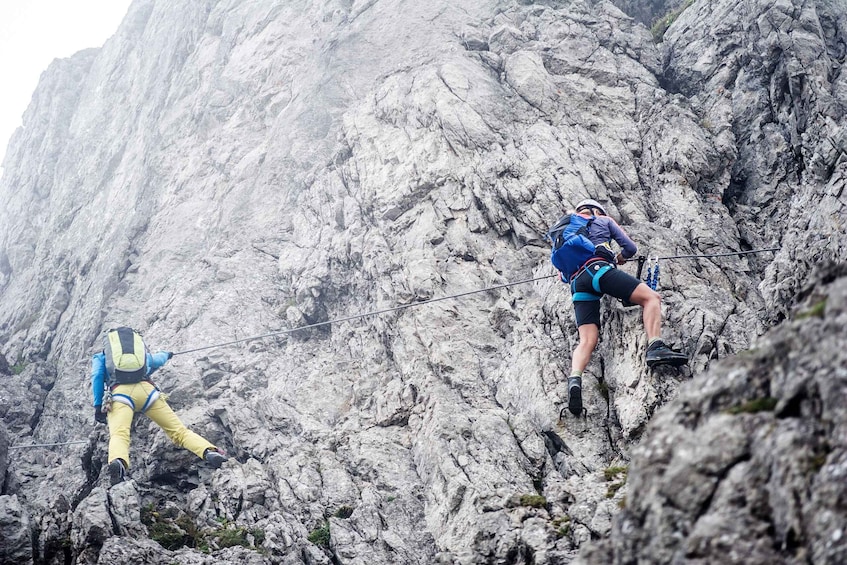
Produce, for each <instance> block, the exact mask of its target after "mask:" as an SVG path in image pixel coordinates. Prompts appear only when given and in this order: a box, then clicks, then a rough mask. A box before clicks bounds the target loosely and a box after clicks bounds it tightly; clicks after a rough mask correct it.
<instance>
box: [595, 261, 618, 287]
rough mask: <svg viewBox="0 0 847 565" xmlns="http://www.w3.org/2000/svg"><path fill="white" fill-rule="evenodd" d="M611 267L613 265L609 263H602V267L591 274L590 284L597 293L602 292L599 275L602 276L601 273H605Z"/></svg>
mask: <svg viewBox="0 0 847 565" xmlns="http://www.w3.org/2000/svg"><path fill="white" fill-rule="evenodd" d="M612 269H614V267H612V266H611V265H603V266H602V267H600V268H599V269H597V272H596V273H594V274H593V275H591V286H592V287H593V288H594V290H595V291H597V292H599V293H602V292H603V291H601V290H600V277H602V276H603V275H605V274H606V273H607V272H609V271H611V270H612Z"/></svg>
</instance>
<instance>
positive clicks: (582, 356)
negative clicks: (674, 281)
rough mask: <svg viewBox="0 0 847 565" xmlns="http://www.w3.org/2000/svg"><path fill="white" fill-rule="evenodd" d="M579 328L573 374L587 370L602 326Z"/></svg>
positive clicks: (590, 325)
mask: <svg viewBox="0 0 847 565" xmlns="http://www.w3.org/2000/svg"><path fill="white" fill-rule="evenodd" d="M648 290H649V289H648ZM634 294H635V293H633V295H634ZM578 329H579V345H577V346H576V349H574V352H573V358H572V361H571V374H572V375H573V374H574V373H577V372H579V373H580V374H581V373H582V372H583V371H584V370H585V367H587V366H588V362H589V361H590V360H591V354H592V353H594V348H595V347H597V340H598V339H599V337H600V328H598V327H597V326H596V325H595V324H583V325H581V326H579V328H578Z"/></svg>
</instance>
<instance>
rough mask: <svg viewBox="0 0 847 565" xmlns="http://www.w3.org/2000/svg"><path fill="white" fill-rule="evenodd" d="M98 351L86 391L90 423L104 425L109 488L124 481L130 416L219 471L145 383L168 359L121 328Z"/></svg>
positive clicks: (205, 446) (211, 452) (216, 452)
mask: <svg viewBox="0 0 847 565" xmlns="http://www.w3.org/2000/svg"><path fill="white" fill-rule="evenodd" d="M103 345H104V347H103V351H101V352H99V353H96V354H95V355H94V356H93V358H92V360H91V387H92V392H93V394H94V419H95V420H96V421H97V422H100V423H102V424H106V423H108V425H109V476H110V480H111V484H112V485H115V484H117V483H119V482H121V481H122V480H124V477H125V476H126V471H127V469H129V441H130V436H129V433H130V426H131V425H132V418H133V416H134V415H135V413H136V412H141V413H142V414H145V415H147V417H148V418H150V419H151V420H153V421H154V422H156V424H157V425H158V426H159V427H160V428H162V430H164V432H165V433H166V434H167V435H168V437H169V438H171V441H173V442H174V443H175V444H177V445H178V446H180V447H184V448H185V449H187V450H189V451H191V452H192V453H194V454H196V455H197V457H200V458H201V459H203V460H204V461H206V462H207V463H208V464H209V465H211V466H212V467H215V468H219V467H220V466H221V465H223V463H224V462H225V461H227V456H226V454H224V453H223V451H221V450H220V449H218V448H217V447H215V446H214V445H212V444H211V443H209V441H208V440H206V439H204V438H203V437H202V436H200V435H198V434H196V433H194V432H192V431H191V430H189V429H188V428H186V427H185V424H183V423H182V421H181V420H180V419H179V417H178V416H177V415H176V414H175V413H174V411H173V409H172V408H171V407H170V406H169V405H168V403H167V402H166V401H165V399H164V397H163V396H162V395H161V393H160V392H159V388H158V387H157V386H156V385H155V384H154V383H153V381H151V380H150V375H151V374H153V373H154V372H155V371H156V370H157V369H159V368H160V367H162V366H163V365H164V364H165V363H167V362H168V360H169V359H170V358H171V357H173V353H170V352H169V351H159V352H157V353H152V354H151V353H149V352H148V351H147V348H146V346H145V345H144V341H143V340H142V339H141V335H139V334H138V332H136V331H135V330H133V329H132V328H126V327H121V328H117V329H114V330H109V331H108V332H107V334H106V337H105V338H104V344H103Z"/></svg>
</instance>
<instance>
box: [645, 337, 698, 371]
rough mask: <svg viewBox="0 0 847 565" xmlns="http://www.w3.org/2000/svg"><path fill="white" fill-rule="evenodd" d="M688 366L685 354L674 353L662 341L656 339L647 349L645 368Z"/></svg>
mask: <svg viewBox="0 0 847 565" xmlns="http://www.w3.org/2000/svg"><path fill="white" fill-rule="evenodd" d="M687 364H688V356H687V355H686V354H685V353H680V352H679V351H674V350H673V349H671V348H670V347H668V346H667V344H665V342H664V341H662V340H661V339H658V340H656V341H654V342H653V344H652V345H650V346H649V347H648V348H647V366H648V367H650V368H651V369H652V368H653V367H658V366H659V365H672V366H674V367H679V366H680V365H687Z"/></svg>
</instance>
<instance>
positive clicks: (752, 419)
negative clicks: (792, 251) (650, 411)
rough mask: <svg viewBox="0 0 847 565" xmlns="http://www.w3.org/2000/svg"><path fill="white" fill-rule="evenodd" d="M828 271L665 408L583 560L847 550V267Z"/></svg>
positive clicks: (734, 559) (815, 557) (776, 559)
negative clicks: (778, 321) (774, 324)
mask: <svg viewBox="0 0 847 565" xmlns="http://www.w3.org/2000/svg"><path fill="white" fill-rule="evenodd" d="M819 276H820V279H818V282H817V283H816V284H815V285H813V286H811V287H809V288H807V289H805V291H804V293H803V294H804V295H805V300H803V301H802V302H801V304H800V305H798V307H797V308H796V309H795V310H794V313H793V318H794V319H793V320H792V321H791V322H789V323H787V324H784V325H783V326H780V327H779V328H777V329H775V330H773V331H771V332H770V333H768V334H767V335H766V336H765V337H763V338H762V339H761V340H760V341H759V342H758V343H757V347H756V348H755V349H753V350H750V351H749V352H747V353H745V354H743V355H739V356H737V357H733V358H730V359H727V360H725V361H723V362H721V363H719V364H716V365H715V366H714V367H712V368H711V369H710V370H709V371H708V372H706V373H705V374H704V375H703V377H702V378H701V379H700V380H699V381H698V382H696V383H691V384H689V385H686V386H683V387H682V388H681V389H680V392H679V396H678V397H677V398H676V399H674V400H673V401H671V402H670V403H668V404H667V405H666V406H665V407H663V409H662V410H661V411H660V412H659V413H657V414H656V416H655V417H654V418H653V420H652V421H651V422H650V425H649V428H650V429H649V430H648V433H647V435H646V437H647V439H646V440H645V441H644V442H642V444H641V445H639V446H638V447H637V448H635V449H634V450H633V458H632V463H631V465H630V469H629V474H628V477H629V479H628V495H627V505H626V509H625V510H624V511H622V512H621V513H620V514H619V515H618V516H617V517H616V518H615V525H614V528H613V531H612V534H611V536H610V538H609V539H608V540H605V541H603V542H600V543H599V544H596V546H594V547H590V548H589V549H587V550H586V551H585V552H584V554H582V555H581V558H580V560H578V561H575V563H633V562H649V563H677V562H680V561H685V562H690V563H716V562H720V563H765V562H771V563H795V562H811V563H833V564H834V563H841V562H843V561H844V560H845V558H847V543H845V541H844V539H843V537H844V524H845V519H847V505H845V500H844V474H845V472H847V467H846V466H845V465H847V445H845V443H844V437H845V435H844V429H845V427H847V412H845V409H844V404H843V402H842V398H843V391H844V388H845V386H847V381H845V378H847V375H845V373H844V370H843V366H844V363H845V361H846V360H845V359H844V347H843V346H844V341H843V335H844V330H845V324H847V267H845V265H844V264H843V263H842V264H840V265H830V266H828V267H825V268H824V269H823V270H822V272H821V273H819ZM821 306H823V307H821Z"/></svg>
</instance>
